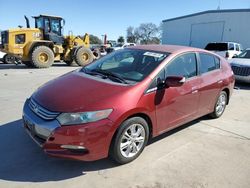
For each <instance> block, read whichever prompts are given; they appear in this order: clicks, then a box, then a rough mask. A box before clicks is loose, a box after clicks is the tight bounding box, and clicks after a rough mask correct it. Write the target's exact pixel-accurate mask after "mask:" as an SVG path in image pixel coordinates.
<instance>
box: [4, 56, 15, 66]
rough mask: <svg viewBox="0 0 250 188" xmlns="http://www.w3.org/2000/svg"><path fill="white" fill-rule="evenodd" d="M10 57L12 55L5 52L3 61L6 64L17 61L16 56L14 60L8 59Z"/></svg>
mask: <svg viewBox="0 0 250 188" xmlns="http://www.w3.org/2000/svg"><path fill="white" fill-rule="evenodd" d="M8 57H11V55H9V54H5V55H4V56H3V62H4V63H5V64H13V63H14V62H15V58H14V57H13V60H12V61H8Z"/></svg>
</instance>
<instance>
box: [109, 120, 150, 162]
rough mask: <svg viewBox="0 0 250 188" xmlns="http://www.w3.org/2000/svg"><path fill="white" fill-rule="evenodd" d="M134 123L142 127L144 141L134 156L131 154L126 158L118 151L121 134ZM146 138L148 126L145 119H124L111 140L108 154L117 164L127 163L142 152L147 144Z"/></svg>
mask: <svg viewBox="0 0 250 188" xmlns="http://www.w3.org/2000/svg"><path fill="white" fill-rule="evenodd" d="M135 123H136V124H141V125H142V126H143V127H144V130H145V141H144V144H143V146H142V148H141V150H140V151H139V152H138V153H137V154H136V155H135V156H133V157H131V158H126V157H124V156H123V155H122V154H121V152H120V142H121V139H122V135H123V133H124V131H125V130H126V129H127V128H128V127H129V126H130V125H131V124H135ZM148 138H149V127H148V123H147V121H146V120H145V119H143V118H141V117H132V118H129V119H127V120H125V121H124V122H123V123H122V124H121V126H120V127H119V129H118V131H117V134H116V136H115V139H114V140H113V143H112V145H111V150H110V155H111V157H112V159H113V160H115V161H116V162H117V163H119V164H126V163H129V162H131V161H133V160H135V159H136V158H137V157H138V156H139V155H140V154H141V153H142V151H143V150H144V148H145V146H146V145H147V142H148Z"/></svg>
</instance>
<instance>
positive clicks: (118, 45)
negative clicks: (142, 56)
mask: <svg viewBox="0 0 250 188" xmlns="http://www.w3.org/2000/svg"><path fill="white" fill-rule="evenodd" d="M129 46H136V44H135V43H124V44H121V43H119V44H116V45H115V46H114V47H110V48H107V53H110V52H113V51H116V50H121V49H124V48H126V47H129Z"/></svg>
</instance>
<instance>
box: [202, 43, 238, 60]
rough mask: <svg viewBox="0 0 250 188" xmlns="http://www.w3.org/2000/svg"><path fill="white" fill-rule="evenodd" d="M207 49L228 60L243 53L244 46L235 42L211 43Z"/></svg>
mask: <svg viewBox="0 0 250 188" xmlns="http://www.w3.org/2000/svg"><path fill="white" fill-rule="evenodd" d="M205 49H206V50H208V51H212V52H215V53H217V54H218V55H220V56H222V57H224V58H226V59H232V58H233V56H234V55H239V54H240V53H241V51H242V46H241V44H239V43H235V42H211V43H208V44H207V46H206V47H205Z"/></svg>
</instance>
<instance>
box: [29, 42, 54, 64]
mask: <svg viewBox="0 0 250 188" xmlns="http://www.w3.org/2000/svg"><path fill="white" fill-rule="evenodd" d="M31 62H32V64H33V66H34V67H35V68H48V67H50V66H51V65H52V64H53V63H54V53H53V51H52V50H51V49H50V48H49V47H47V46H37V47H35V48H34V50H33V51H32V53H31Z"/></svg>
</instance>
